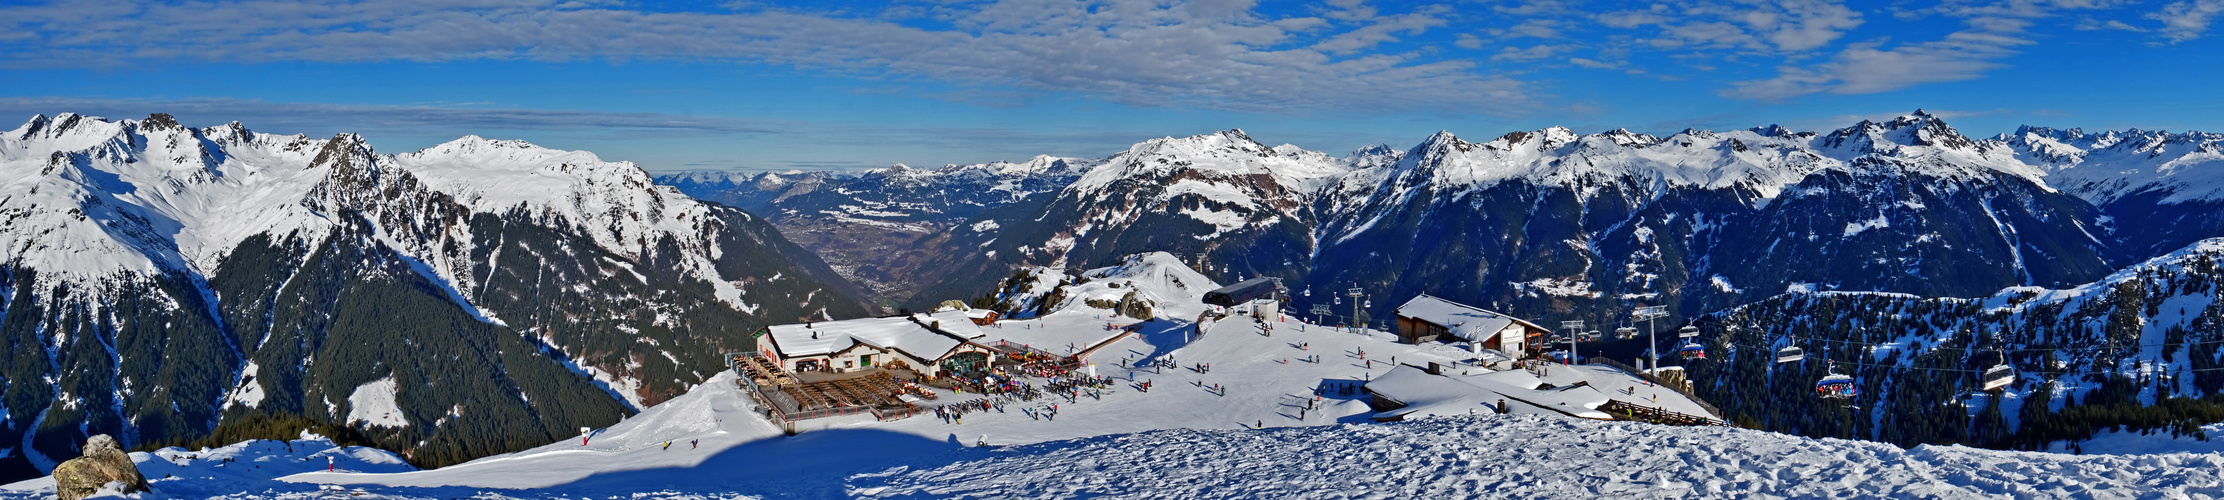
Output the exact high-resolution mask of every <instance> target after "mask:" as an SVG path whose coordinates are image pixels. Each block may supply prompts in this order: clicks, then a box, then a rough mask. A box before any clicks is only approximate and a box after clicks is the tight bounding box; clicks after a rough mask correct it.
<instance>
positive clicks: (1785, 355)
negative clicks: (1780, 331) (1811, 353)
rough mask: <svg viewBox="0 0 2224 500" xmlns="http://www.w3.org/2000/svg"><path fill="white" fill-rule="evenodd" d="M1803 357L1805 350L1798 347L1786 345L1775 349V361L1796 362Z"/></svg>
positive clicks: (1805, 355)
mask: <svg viewBox="0 0 2224 500" xmlns="http://www.w3.org/2000/svg"><path fill="white" fill-rule="evenodd" d="M1803 359H1807V351H1803V350H1800V349H1799V348H1798V347H1786V348H1783V349H1777V350H1776V362H1777V363H1796V362H1799V361H1800V360H1803Z"/></svg>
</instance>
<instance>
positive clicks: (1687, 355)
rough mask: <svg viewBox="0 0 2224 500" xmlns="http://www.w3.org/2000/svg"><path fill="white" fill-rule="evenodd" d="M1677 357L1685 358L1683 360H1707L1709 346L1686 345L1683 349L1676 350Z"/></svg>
mask: <svg viewBox="0 0 2224 500" xmlns="http://www.w3.org/2000/svg"><path fill="white" fill-rule="evenodd" d="M1676 355H1678V356H1683V359H1707V346H1703V345H1699V344H1696V343H1693V344H1684V346H1683V348H1681V349H1676Z"/></svg>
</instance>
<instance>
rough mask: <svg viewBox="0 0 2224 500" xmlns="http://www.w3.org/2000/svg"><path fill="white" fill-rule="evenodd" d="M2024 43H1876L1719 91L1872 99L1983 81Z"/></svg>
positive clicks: (1967, 38) (1989, 38)
mask: <svg viewBox="0 0 2224 500" xmlns="http://www.w3.org/2000/svg"><path fill="white" fill-rule="evenodd" d="M2029 43H2031V42H2030V41H2028V40H2023V39H2019V38H2013V37H2007V36H2001V35H1996V34H1990V33H1982V32H1969V31H1964V32H1958V33H1954V34H1952V35H1948V36H1947V37H1946V39H1944V40H1938V41H1932V42H1925V43H1917V44H1908V45H1901V46H1898V47H1893V48H1890V49H1880V48H1879V47H1880V46H1881V44H1879V43H1874V42H1872V43H1862V44H1855V45H1854V46H1852V47H1847V48H1846V50H1845V51H1843V52H1839V53H1838V54H1837V55H1836V56H1834V57H1832V58H1831V60H1830V61H1829V62H1825V63H1822V64H1817V65H1815V66H1814V67H1811V68H1799V67H1783V68H1779V69H1778V75H1777V76H1776V77H1775V78H1770V79H1766V80H1754V81H1744V82H1737V83H1736V84H1735V86H1734V87H1732V88H1731V89H1728V90H1725V91H1723V92H1722V94H1723V96H1725V97H1732V98H1745V99H1758V100H1780V99H1785V98H1789V97H1795V96H1800V95H1806V94H1812V93H1816V92H1831V93H1837V94H1873V93H1877V92H1887V91H1892V90H1899V89H1902V88H1906V87H1912V86H1916V85H1922V84H1926V83H1939V82H1952V81H1960V80H1968V79H1972V78H1977V77H1980V76H1983V75H1984V73H1985V72H1986V71H1989V70H1992V69H1995V68H1999V67H2001V66H2003V64H2001V63H1999V62H1998V60H1999V59H2000V58H2003V57H2007V56H2008V55H2011V54H2014V53H2015V51H2014V49H2013V47H2015V46H2018V45H2026V44H2029Z"/></svg>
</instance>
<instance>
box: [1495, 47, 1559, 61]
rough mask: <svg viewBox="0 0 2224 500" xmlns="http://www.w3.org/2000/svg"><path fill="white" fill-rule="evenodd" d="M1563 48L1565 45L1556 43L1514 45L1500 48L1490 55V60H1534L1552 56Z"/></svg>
mask: <svg viewBox="0 0 2224 500" xmlns="http://www.w3.org/2000/svg"><path fill="white" fill-rule="evenodd" d="M1563 48H1564V47H1560V46H1554V45H1538V46H1535V47H1530V48H1526V49H1517V48H1513V47H1506V48H1505V49H1502V50H1499V51H1498V53H1497V54H1492V55H1491V56H1490V60H1492V61H1534V60H1537V59H1543V58H1547V57H1552V54H1553V53H1554V52H1559V51H1560V50H1562V49H1563Z"/></svg>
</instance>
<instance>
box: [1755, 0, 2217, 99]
mask: <svg viewBox="0 0 2224 500" xmlns="http://www.w3.org/2000/svg"><path fill="white" fill-rule="evenodd" d="M2201 1H2204V2H2218V3H2219V4H2224V0H2201ZM2113 5H2114V1H2113V0H2054V1H2047V0H2002V1H1993V2H1960V1H1948V2H1946V3H1944V4H1941V5H1939V6H1937V7H1934V8H1931V9H1923V10H1910V11H1900V12H1898V13H1896V14H1895V17H1898V18H1901V19H1907V20H1915V19H1920V18H1922V17H1924V16H1929V15H1943V16H1948V17H1954V18H1960V19H1961V21H1962V24H1963V25H1964V29H1962V30H1960V31H1956V32H1953V33H1950V34H1948V35H1946V36H1945V37H1944V38H1942V39H1939V40H1933V41H1927V42H1920V43H1906V44H1900V45H1897V46H1891V47H1886V40H1885V39H1877V40H1871V41H1865V42H1861V43H1855V44H1852V45H1849V46H1847V47H1846V48H1845V49H1844V50H1841V51H1839V52H1838V53H1837V54H1835V55H1833V56H1831V58H1830V59H1829V60H1827V61H1824V62H1821V63H1816V64H1811V65H1805V66H1800V65H1789V64H1788V65H1784V66H1782V67H1779V68H1778V70H1777V75H1776V76H1775V77H1774V78H1767V79H1760V80H1748V81H1742V82H1735V83H1734V84H1733V86H1732V87H1731V88H1729V89H1725V90H1723V91H1722V92H1721V94H1722V95H1723V96H1725V97H1732V98H1743V99H1756V100H1764V101H1772V100H1781V99H1786V98H1790V97H1795V96H1800V95H1806V94H1812V93H1817V92H1830V93H1837V94H1870V93H1877V92H1888V91H1893V90H1898V89H1902V88H1907V87H1912V86H1916V85H1922V84H1928V83H1939V82H1951V81H1961V80H1969V79H1974V78H1980V77H1983V76H1984V75H1985V73H1986V72H1988V71H1991V70H1994V69H1998V68H2001V67H2004V66H2006V64H2005V63H2003V62H2001V61H2002V60H2004V59H2006V58H2008V57H2009V56H2013V55H2015V54H2017V53H2018V49H2017V48H2018V47H2021V46H2025V45H2031V44H2033V43H2035V42H2033V41H2032V40H2031V39H2030V38H2031V36H2030V35H2029V34H2028V32H2027V31H2028V30H2029V28H2030V27H2031V26H2032V24H2033V23H2034V22H2035V20H2037V19H2041V18H2046V17H2051V16H2053V15H2055V13H2056V12H2058V11H2060V10H2063V9H2095V8H2104V7H2110V6H2113ZM2087 24H2091V25H2094V26H2096V28H2095V29H2098V27H2110V26H2109V25H2100V24H2094V23H2089V22H2088V23H2087ZM2115 24H2116V25H2122V23H2115Z"/></svg>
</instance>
